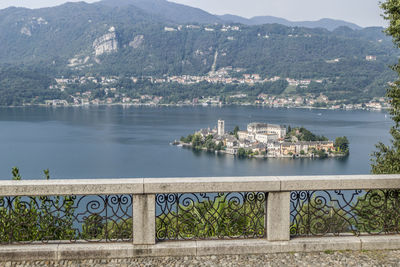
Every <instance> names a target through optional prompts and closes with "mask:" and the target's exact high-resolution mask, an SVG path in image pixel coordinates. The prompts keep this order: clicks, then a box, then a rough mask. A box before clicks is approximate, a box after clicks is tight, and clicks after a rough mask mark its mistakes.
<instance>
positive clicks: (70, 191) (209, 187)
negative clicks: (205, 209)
mask: <svg viewBox="0 0 400 267" xmlns="http://www.w3.org/2000/svg"><path fill="white" fill-rule="evenodd" d="M394 188H396V189H397V188H400V175H319V176H263V177H254V176H243V177H204V178H197V177H193V178H133V179H82V180H22V181H9V180H0V196H48V195H52V196H58V195H59V196H62V195H98V194H135V195H140V194H157V193H158V194H168V193H203V192H210V193H211V192H238V191H241V192H252V191H263V192H288V191H294V190H336V189H341V190H350V189H394Z"/></svg>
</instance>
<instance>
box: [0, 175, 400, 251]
mask: <svg viewBox="0 0 400 267" xmlns="http://www.w3.org/2000/svg"><path fill="white" fill-rule="evenodd" d="M357 188H365V189H367V190H358V189H357ZM391 188H392V189H391ZM335 189H338V190H335ZM340 189H343V190H340ZM195 192H197V193H195ZM0 195H1V196H2V197H0V244H21V243H22V244H24V243H71V242H72V243H74V242H125V241H127V242H133V243H134V244H135V245H152V244H155V243H156V242H157V241H168V240H204V239H253V238H267V239H268V240H270V241H287V240H290V236H291V237H299V236H324V235H377V234H398V233H400V175H377V176H375V175H365V176H363V175H351V176H331V177H326V176H311V177H310V176H304V177H292V176H291V177H220V178H163V179H161V178H160V179H158V178H155V179H117V180H112V179H107V180H100V179H96V180H53V181H0ZM289 233H290V235H289Z"/></svg>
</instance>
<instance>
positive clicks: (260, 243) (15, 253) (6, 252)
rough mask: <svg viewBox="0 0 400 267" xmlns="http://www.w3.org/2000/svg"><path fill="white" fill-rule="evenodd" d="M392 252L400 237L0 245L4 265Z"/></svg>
mask: <svg viewBox="0 0 400 267" xmlns="http://www.w3.org/2000/svg"><path fill="white" fill-rule="evenodd" d="M388 249H396V250H398V249H400V235H389V236H384V235H380V236H361V237H356V236H342V237H318V238H295V239H292V240H290V241H275V242H271V241H267V240H265V239H253V240H249V239H244V240H207V241H174V242H162V243H157V244H155V245H133V244H130V243H110V244H104V243H102V244H93V243H86V244H59V245H58V244H44V245H41V244H40V245H7V246H0V262H6V261H58V260H87V259H122V258H135V257H171V256H206V255H246V254H267V253H285V252H286V253H287V252H317V251H335V250H336V251H338V250H341V251H343V250H351V251H361V250H388ZM0 265H1V264H0Z"/></svg>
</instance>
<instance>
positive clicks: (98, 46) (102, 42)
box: [93, 27, 118, 56]
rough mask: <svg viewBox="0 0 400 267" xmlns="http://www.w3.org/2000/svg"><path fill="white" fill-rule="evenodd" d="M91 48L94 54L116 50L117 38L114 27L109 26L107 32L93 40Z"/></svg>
mask: <svg viewBox="0 0 400 267" xmlns="http://www.w3.org/2000/svg"><path fill="white" fill-rule="evenodd" d="M93 49H94V53H95V55H96V56H100V55H103V54H108V53H113V52H117V51H118V40H117V34H116V32H115V28H114V27H111V28H110V29H109V30H108V33H106V34H104V35H103V36H101V37H99V38H97V39H96V40H94V42H93Z"/></svg>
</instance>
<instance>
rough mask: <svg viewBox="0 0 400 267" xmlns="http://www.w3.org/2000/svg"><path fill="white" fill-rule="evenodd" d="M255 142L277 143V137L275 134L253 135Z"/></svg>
mask: <svg viewBox="0 0 400 267" xmlns="http://www.w3.org/2000/svg"><path fill="white" fill-rule="evenodd" d="M255 140H256V141H258V142H261V143H264V144H266V143H268V142H269V141H277V140H278V135H277V134H276V133H267V134H265V133H257V134H255Z"/></svg>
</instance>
